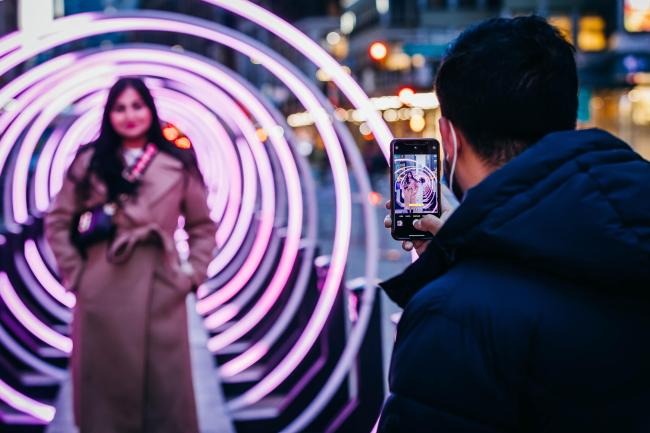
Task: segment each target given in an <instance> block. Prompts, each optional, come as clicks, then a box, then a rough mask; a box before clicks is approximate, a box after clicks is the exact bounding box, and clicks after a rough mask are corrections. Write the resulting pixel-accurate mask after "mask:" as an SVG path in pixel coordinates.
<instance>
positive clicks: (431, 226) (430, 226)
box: [413, 215, 443, 235]
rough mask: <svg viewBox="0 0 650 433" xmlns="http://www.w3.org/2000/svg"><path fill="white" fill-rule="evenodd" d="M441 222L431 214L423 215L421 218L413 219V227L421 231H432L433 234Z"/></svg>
mask: <svg viewBox="0 0 650 433" xmlns="http://www.w3.org/2000/svg"><path fill="white" fill-rule="evenodd" d="M442 224H443V221H442V220H441V219H440V218H437V217H435V216H433V215H425V216H423V217H422V218H420V219H418V220H415V221H413V227H415V228H416V229H418V230H420V231H423V232H429V233H433V234H434V235H435V234H436V233H438V230H440V227H442Z"/></svg>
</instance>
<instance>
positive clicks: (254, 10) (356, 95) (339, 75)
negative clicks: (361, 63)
mask: <svg viewBox="0 0 650 433" xmlns="http://www.w3.org/2000/svg"><path fill="white" fill-rule="evenodd" d="M203 1H204V2H207V3H212V4H213V5H215V6H219V7H221V8H223V9H226V10H228V11H230V12H232V13H234V14H237V15H239V16H241V17H243V18H246V19H247V20H249V21H252V22H254V23H256V24H258V25H259V26H260V27H263V28H265V29H266V30H268V31H269V32H271V33H273V34H275V35H276V36H278V37H279V38H281V39H283V40H284V41H285V42H287V43H288V44H290V45H291V46H293V47H294V48H295V49H296V50H298V51H300V52H301V53H302V54H303V55H304V56H305V57H307V58H308V59H309V60H311V61H312V62H314V63H315V64H316V65H318V67H319V68H321V69H323V70H324V71H325V72H327V75H329V76H330V77H332V80H333V81H334V82H335V83H336V85H337V86H339V88H340V89H341V90H342V91H343V93H344V94H345V96H347V97H348V99H349V100H350V102H352V104H353V105H354V106H356V107H358V108H359V109H360V110H362V111H363V113H364V115H365V118H366V121H367V122H368V126H370V129H371V130H372V133H373V135H374V136H375V138H376V139H377V143H378V144H379V147H380V148H381V150H382V152H383V153H384V156H386V157H387V158H388V154H389V153H390V152H389V148H388V146H389V145H390V141H391V140H392V139H393V134H392V133H391V132H390V129H388V126H387V125H386V123H385V122H384V121H383V120H382V118H381V116H380V115H379V114H377V111H376V109H375V108H374V107H373V105H372V103H371V102H370V101H369V100H368V97H367V96H366V94H365V93H364V91H363V89H362V88H361V87H360V86H359V84H358V83H357V82H356V81H354V79H353V78H352V77H350V75H348V74H347V73H346V72H345V71H344V70H343V68H341V65H340V64H339V63H338V62H337V61H336V60H334V58H332V56H330V55H329V54H328V53H327V51H325V50H324V49H323V48H322V47H321V46H320V45H319V44H318V43H316V42H315V41H314V40H312V39H311V38H310V37H309V36H307V35H306V34H304V33H302V32H301V31H300V30H298V29H297V28H296V27H294V26H292V25H291V24H289V23H288V22H287V21H285V20H283V19H282V18H280V17H279V16H277V15H274V14H273V13H271V12H269V11H268V10H266V9H264V8H263V7H261V6H259V5H256V4H255V3H253V2H250V1H246V0H203Z"/></svg>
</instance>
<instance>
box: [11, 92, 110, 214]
mask: <svg viewBox="0 0 650 433" xmlns="http://www.w3.org/2000/svg"><path fill="white" fill-rule="evenodd" d="M102 84H103V83H101V82H99V81H96V82H93V81H87V82H84V83H79V82H73V81H70V80H69V81H68V83H67V84H66V85H65V86H62V87H60V88H56V92H52V93H48V98H47V99H43V98H41V99H39V100H36V101H34V102H33V103H32V104H30V106H29V107H27V108H26V109H25V110H24V111H23V112H22V113H21V114H20V115H19V116H18V117H17V118H16V120H15V121H14V122H13V123H12V124H11V126H10V127H9V128H8V129H7V130H6V131H5V133H4V135H3V137H2V138H0V148H11V147H12V146H13V145H14V143H16V142H17V141H18V137H19V136H20V134H21V133H22V131H23V130H24V129H26V128H27V126H28V124H29V122H30V120H31V119H32V118H33V117H35V116H36V115H37V113H39V112H40V111H41V110H43V109H45V110H47V114H46V115H44V116H43V117H42V119H45V120H46V121H47V120H48V118H49V121H51V119H53V118H54V117H55V116H56V115H57V114H58V113H59V112H60V111H62V109H63V108H64V107H65V106H67V105H69V104H70V103H71V102H73V101H74V100H75V99H78V98H79V97H80V96H81V95H83V94H85V93H88V91H90V90H91V89H93V88H96V87H97V86H100V85H102ZM44 101H47V102H48V104H44ZM49 121H47V123H45V125H47V124H49ZM30 139H31V140H30V141H29V142H26V143H24V144H23V146H22V147H21V149H20V151H19V153H18V156H17V158H16V169H15V172H14V176H13V185H12V187H13V190H12V192H13V197H23V198H24V197H26V185H27V171H28V168H29V160H30V157H31V153H32V152H33V149H30V148H29V147H31V146H32V145H34V144H35V141H36V140H38V137H30ZM27 144H30V146H27ZM13 205H14V209H13V214H14V220H15V221H16V222H17V223H25V222H26V221H27V220H28V219H29V213H28V210H27V206H26V201H24V200H17V201H14V203H13Z"/></svg>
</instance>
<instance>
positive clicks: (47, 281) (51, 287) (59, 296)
mask: <svg viewBox="0 0 650 433" xmlns="http://www.w3.org/2000/svg"><path fill="white" fill-rule="evenodd" d="M25 259H26V261H27V265H28V266H29V267H30V269H31V270H32V272H33V273H34V275H35V276H36V279H37V280H38V282H39V283H40V284H41V286H43V288H45V290H46V291H47V292H48V293H49V294H50V295H52V297H53V298H54V299H56V300H57V301H59V302H60V303H62V304H63V305H65V306H66V307H68V308H72V307H74V306H75V303H76V299H75V296H74V294H72V293H70V292H68V291H66V290H65V288H64V287H63V286H62V285H61V284H59V282H58V281H57V280H56V278H54V277H53V276H52V274H51V273H50V270H49V269H48V268H47V266H46V265H45V263H44V262H43V259H42V257H41V255H40V254H39V252H38V247H37V246H36V243H35V242H34V241H33V240H31V239H27V240H26V241H25Z"/></svg>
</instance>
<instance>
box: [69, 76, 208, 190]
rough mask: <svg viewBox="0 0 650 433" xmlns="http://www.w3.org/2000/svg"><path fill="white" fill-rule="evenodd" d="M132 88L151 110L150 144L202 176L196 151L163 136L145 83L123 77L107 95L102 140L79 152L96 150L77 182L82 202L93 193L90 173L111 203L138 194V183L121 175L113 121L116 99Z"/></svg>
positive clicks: (117, 141) (120, 163) (193, 172)
mask: <svg viewBox="0 0 650 433" xmlns="http://www.w3.org/2000/svg"><path fill="white" fill-rule="evenodd" d="M129 88H131V89H134V90H135V91H136V92H138V94H139V95H140V97H141V98H142V101H143V102H144V103H145V105H146V106H147V107H148V108H149V110H150V111H151V126H150V127H149V130H148V131H147V139H148V142H149V143H153V144H155V145H156V147H157V148H158V150H159V151H160V152H165V153H167V154H169V155H171V156H173V157H175V158H177V159H179V160H180V161H181V162H182V163H183V166H184V167H185V168H186V169H187V171H188V172H189V173H190V174H191V175H198V176H200V173H199V171H198V167H197V163H196V156H195V154H194V151H193V150H182V149H179V148H178V147H176V146H175V145H174V144H173V143H171V142H169V141H168V140H167V139H166V138H165V136H164V135H163V132H162V126H161V122H160V118H159V117H158V110H157V109H156V105H155V103H154V100H153V97H152V96H151V92H150V91H149V89H148V88H147V86H146V85H145V83H144V81H143V80H142V79H140V78H137V77H123V78H120V79H119V80H117V82H116V83H115V84H114V85H113V86H112V87H111V89H110V90H109V92H108V98H107V99H106V106H105V107H104V114H103V117H102V124H101V130H100V133H99V137H98V138H97V139H96V140H95V141H93V142H92V143H89V144H88V145H87V146H84V147H83V148H82V149H81V150H80V152H84V151H86V150H89V149H93V150H94V153H93V155H92V157H91V159H90V164H89V165H88V169H87V171H86V173H85V175H84V176H83V177H82V178H81V179H74V180H75V181H77V185H76V191H77V194H78V196H79V197H81V198H82V199H85V198H87V197H88V196H89V194H90V176H91V174H95V175H96V176H97V177H98V178H99V179H100V180H101V181H103V182H104V183H105V184H106V187H107V190H108V197H107V199H108V200H109V201H112V200H115V199H116V198H117V197H119V196H120V195H121V194H128V195H133V194H135V193H136V191H137V188H138V183H137V182H135V183H132V182H129V181H127V180H126V179H124V177H123V176H122V171H123V170H124V162H123V160H122V158H121V157H120V150H121V148H122V138H121V137H120V136H119V134H118V133H117V132H116V131H115V129H114V128H113V125H112V124H111V118H110V115H111V111H112V109H113V106H114V105H115V102H116V100H117V98H118V97H119V96H120V95H121V94H122V92H124V91H125V90H126V89H129Z"/></svg>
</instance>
